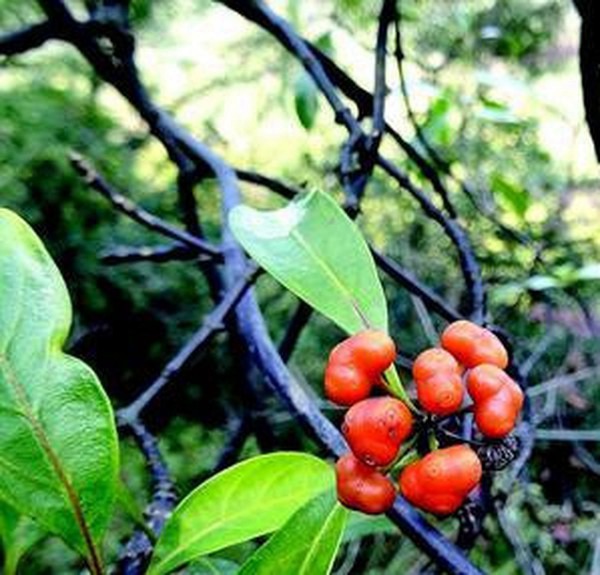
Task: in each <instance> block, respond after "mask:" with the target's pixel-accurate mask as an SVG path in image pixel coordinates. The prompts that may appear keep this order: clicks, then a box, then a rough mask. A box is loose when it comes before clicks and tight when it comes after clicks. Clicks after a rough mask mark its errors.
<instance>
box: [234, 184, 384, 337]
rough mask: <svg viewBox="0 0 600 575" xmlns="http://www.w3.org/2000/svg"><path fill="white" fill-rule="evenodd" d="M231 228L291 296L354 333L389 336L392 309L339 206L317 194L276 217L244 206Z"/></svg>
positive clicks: (276, 212) (359, 237)
mask: <svg viewBox="0 0 600 575" xmlns="http://www.w3.org/2000/svg"><path fill="white" fill-rule="evenodd" d="M229 222H230V226H231V229H232V231H233V233H234V235H235V237H236V238H237V239H238V241H239V242H240V243H241V244H242V246H243V247H244V249H245V250H246V251H247V252H248V253H249V254H250V256H251V257H252V258H254V259H255V260H256V261H257V262H258V263H259V264H260V265H261V266H262V267H263V268H264V269H266V270H267V271H268V272H269V273H270V274H272V275H273V276H274V277H275V278H276V279H277V280H278V281H280V282H281V283H282V284H283V285H284V286H285V287H287V288H288V289H289V290H290V291H292V292H294V293H295V294H296V295H298V296H299V297H300V298H302V299H303V300H305V301H306V302H308V303H309V304H310V305H311V306H312V307H314V308H315V309H317V310H318V311H320V312H321V313H322V314H324V315H326V316H327V317H329V318H330V319H331V320H332V321H334V322H335V323H336V324H338V325H339V326H340V327H341V328H342V329H343V330H345V331H346V332H348V333H355V332H356V331H359V330H361V329H364V328H365V326H366V325H369V326H371V327H374V328H378V329H381V330H384V331H387V307H386V301H385V295H384V293H383V288H382V287H381V282H380V281H379V277H378V276H377V271H376V269H375V264H374V262H373V258H372V257H371V254H370V252H369V248H368V247H367V245H366V243H365V241H364V239H363V237H362V235H361V233H360V231H359V230H358V228H357V227H356V226H355V224H354V223H353V222H352V220H350V218H348V216H346V214H345V213H344V212H343V210H342V209H341V208H340V207H339V206H338V205H337V204H336V203H335V201H334V200H333V199H332V198H330V197H329V196H327V195H326V194H324V193H322V192H312V193H310V194H308V195H306V196H303V197H302V198H300V199H299V200H297V201H294V202H291V203H290V204H289V205H288V206H286V207H285V208H283V209H280V210H274V211H258V210H255V209H252V208H250V207H248V206H238V207H237V208H235V209H234V210H233V211H232V212H231V215H230V219H229Z"/></svg>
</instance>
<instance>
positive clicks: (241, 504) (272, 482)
mask: <svg viewBox="0 0 600 575" xmlns="http://www.w3.org/2000/svg"><path fill="white" fill-rule="evenodd" d="M333 484H334V475H333V470H332V468H331V467H330V466H329V465H328V464H327V463H325V462H324V461H322V460H320V459H318V458H316V457H313V456H311V455H306V454H304V453H273V454H269V455H261V456H259V457H254V458H252V459H249V460H247V461H244V462H242V463H239V464H238V465H235V466H233V467H231V468H229V469H227V470H225V471H223V472H222V473H219V474H218V475H215V476H214V477H212V478H211V479H209V480H208V481H206V482H205V483H203V484H202V485H200V486H199V487H198V488H196V489H195V490H194V491H192V493H190V495H188V496H187V497H186V498H185V499H184V500H183V501H182V502H181V503H180V504H179V505H178V506H177V508H176V509H175V511H174V512H173V515H172V516H171V518H170V519H169V521H168V522H167V524H166V525H165V528H164V530H163V532H162V534H161V536H160V537H159V540H158V543H157V544H156V548H155V551H154V555H153V557H152V562H151V564H150V568H149V571H148V575H160V574H162V573H169V572H170V571H173V570H174V569H176V568H177V567H180V566H182V565H184V564H185V563H188V562H189V561H191V560H192V559H196V558H197V557H200V556H202V555H208V554H210V553H214V552H216V551H219V550H220V549H224V548H226V547H229V546H231V545H234V544H236V543H241V542H243V541H247V540H249V539H253V538H254V537H258V536H259V535H265V534H266V533H271V532H272V531H275V530H276V529H278V528H279V527H281V525H283V524H284V523H285V521H287V519H288V518H289V517H290V515H292V513H294V512H295V511H296V510H297V509H298V508H299V507H300V506H302V505H303V504H304V503H305V502H306V501H308V500H309V499H312V498H313V497H314V496H315V495H317V494H318V493H321V492H323V491H325V490H327V489H329V488H331V487H332V486H333Z"/></svg>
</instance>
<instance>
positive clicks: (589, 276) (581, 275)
mask: <svg viewBox="0 0 600 575" xmlns="http://www.w3.org/2000/svg"><path fill="white" fill-rule="evenodd" d="M590 280H600V264H587V265H585V266H583V267H581V268H579V269H578V270H577V271H576V272H575V273H574V281H590Z"/></svg>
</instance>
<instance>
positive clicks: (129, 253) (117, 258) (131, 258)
mask: <svg viewBox="0 0 600 575" xmlns="http://www.w3.org/2000/svg"><path fill="white" fill-rule="evenodd" d="M202 257H203V256H201V255H198V252H197V251H196V250H192V249H190V248H188V247H186V246H183V245H177V244H174V245H171V246H143V247H140V248H138V247H130V246H127V247H125V246H121V247H118V248H114V249H112V250H111V251H110V252H106V253H104V254H102V255H101V256H100V261H101V262H102V263H103V264H106V265H108V266H115V265H120V264H131V263H137V262H152V263H157V264H161V263H168V262H173V261H185V260H197V259H202Z"/></svg>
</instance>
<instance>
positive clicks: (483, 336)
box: [441, 320, 508, 369]
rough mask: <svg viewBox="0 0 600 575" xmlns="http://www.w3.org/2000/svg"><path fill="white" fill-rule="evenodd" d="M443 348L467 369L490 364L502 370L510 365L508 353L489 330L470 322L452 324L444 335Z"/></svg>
mask: <svg viewBox="0 0 600 575" xmlns="http://www.w3.org/2000/svg"><path fill="white" fill-rule="evenodd" d="M441 340H442V347H443V348H444V349H445V350H447V351H449V352H450V353H451V354H452V355H453V356H454V357H455V358H456V359H457V360H458V361H459V362H460V363H462V364H463V365H464V366H465V367H469V368H471V367H476V366H478V365H480V364H482V363H489V364H492V365H495V366H497V367H499V368H501V369H504V368H505V367H506V366H507V365H508V353H507V351H506V348H505V347H504V345H502V342H501V341H500V340H499V339H498V338H497V337H496V336H495V335H494V334H493V333H492V332H491V331H490V330H489V329H485V328H483V327H481V326H478V325H477V324H474V323H472V322H470V321H466V320H460V321H455V322H454V323H451V324H450V325H449V326H448V327H447V328H446V329H445V330H444V332H443V333H442V337H441Z"/></svg>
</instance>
